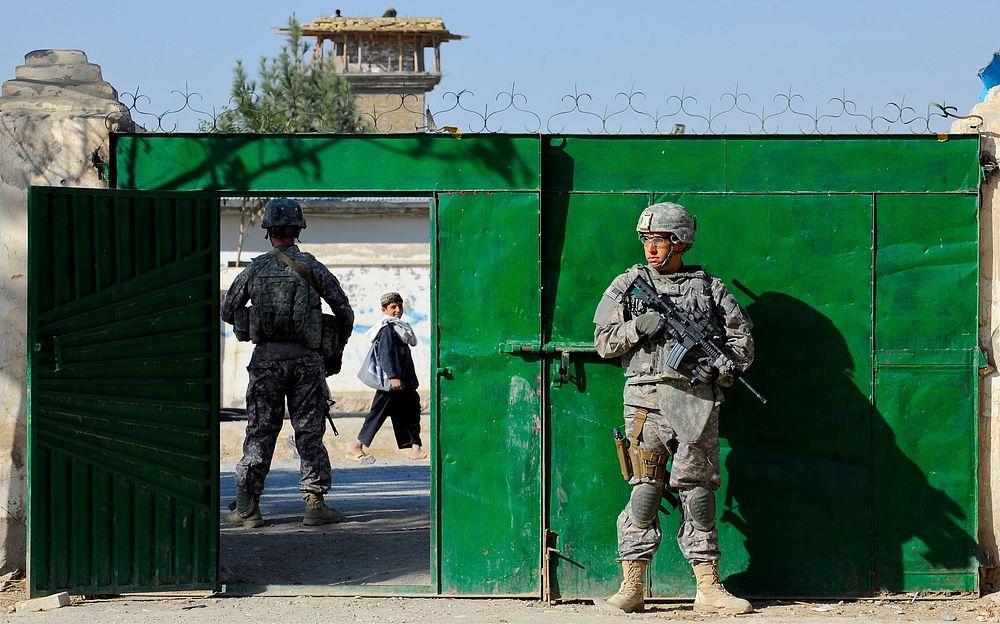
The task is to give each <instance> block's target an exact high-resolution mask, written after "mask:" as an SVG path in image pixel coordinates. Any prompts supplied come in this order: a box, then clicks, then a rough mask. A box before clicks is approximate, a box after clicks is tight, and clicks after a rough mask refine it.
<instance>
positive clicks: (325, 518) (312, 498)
mask: <svg viewBox="0 0 1000 624" xmlns="http://www.w3.org/2000/svg"><path fill="white" fill-rule="evenodd" d="M303 498H305V499H306V510H305V513H303V514H302V524H304V525H306V526H319V525H321V524H332V523H334V522H343V521H344V514H342V513H340V512H339V511H337V510H336V509H330V508H329V507H327V506H326V504H325V503H324V502H323V495H322V494H316V493H314V492H306V493H305V495H304V496H303Z"/></svg>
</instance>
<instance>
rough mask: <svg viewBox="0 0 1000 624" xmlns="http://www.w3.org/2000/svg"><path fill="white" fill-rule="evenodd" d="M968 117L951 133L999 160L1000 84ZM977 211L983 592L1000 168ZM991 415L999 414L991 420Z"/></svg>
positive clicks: (997, 351) (998, 383)
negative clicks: (977, 141)
mask: <svg viewBox="0 0 1000 624" xmlns="http://www.w3.org/2000/svg"><path fill="white" fill-rule="evenodd" d="M969 115H978V116H979V117H981V118H982V124H981V126H980V127H979V128H978V130H977V129H976V128H975V127H974V126H976V125H979V124H980V120H979V119H958V120H956V121H955V122H954V123H953V124H952V126H951V132H952V133H953V134H960V133H968V132H977V131H978V132H980V134H981V136H982V146H981V148H980V154H981V156H980V158H981V160H984V159H986V160H988V159H991V160H992V162H993V163H997V162H1000V153H998V148H1000V141H998V139H1000V87H996V88H994V89H991V90H990V92H989V93H988V94H987V96H986V99H985V100H984V101H983V102H982V103H980V104H977V105H976V106H974V107H973V108H972V110H971V111H970V112H969ZM979 192H980V200H981V207H980V211H979V240H980V251H979V254H980V256H979V264H980V267H979V344H980V347H981V348H982V349H983V350H984V351H985V352H986V357H987V360H988V362H989V366H988V367H987V368H985V369H983V370H981V371H980V378H981V385H980V395H979V414H980V416H979V543H980V545H981V546H982V549H983V556H984V561H983V566H984V574H983V583H982V585H983V587H982V589H983V592H984V593H985V592H987V591H994V590H996V589H997V587H996V581H997V576H998V575H997V571H998V569H1000V550H998V546H997V545H998V544H1000V509H998V508H997V503H998V502H1000V442H998V439H1000V373H998V372H997V369H998V366H997V358H998V356H1000V255H998V253H997V247H998V241H1000V170H998V171H994V172H993V173H992V174H991V175H990V176H989V177H988V178H987V179H986V181H985V182H984V183H983V185H982V187H981V188H980V191H979ZM994 416H997V417H996V418H994Z"/></svg>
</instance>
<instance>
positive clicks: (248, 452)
mask: <svg viewBox="0 0 1000 624" xmlns="http://www.w3.org/2000/svg"><path fill="white" fill-rule="evenodd" d="M261 226H262V227H263V228H264V229H266V230H267V238H268V239H269V240H270V241H271V244H272V245H273V249H272V250H271V252H270V253H267V254H263V255H260V256H258V257H256V258H254V260H253V262H252V263H251V265H250V266H248V267H247V268H246V269H244V270H243V272H242V273H240V274H239V275H238V276H237V277H236V279H235V280H234V281H233V284H232V286H230V288H229V292H227V293H226V298H225V300H224V301H223V302H222V313H221V316H222V320H223V321H225V322H226V323H231V324H233V325H234V327H235V330H236V335H237V338H239V339H241V340H246V339H250V340H252V341H253V342H254V344H255V346H254V350H253V356H252V357H251V358H250V365H249V366H248V367H247V371H248V372H249V373H250V382H249V385H248V386H247V417H248V419H249V421H248V422H247V429H246V438H245V439H244V441H243V459H241V460H240V462H239V463H238V464H237V465H236V508H235V510H234V511H233V513H231V514H230V515H229V522H230V524H233V525H237V526H240V525H242V526H245V527H257V526H261V525H262V524H263V523H264V520H263V518H262V517H261V513H260V506H259V500H260V496H261V494H262V493H263V492H264V479H265V477H267V473H268V471H269V470H270V468H271V457H272V456H273V455H274V445H275V443H276V442H277V439H278V434H279V433H280V432H281V426H282V421H283V419H284V415H285V399H286V398H287V400H288V412H289V415H290V418H291V423H292V428H293V429H294V431H295V446H296V448H297V450H298V454H299V458H300V463H301V473H302V477H301V479H300V480H299V489H300V490H301V491H302V493H303V498H304V499H305V501H306V505H305V512H304V514H303V524H305V525H309V526H313V525H321V524H327V523H331V522H339V521H341V520H343V515H341V514H340V513H339V512H337V511H335V510H333V509H330V508H329V507H327V506H326V505H325V504H324V502H323V495H324V494H325V493H326V492H327V491H328V490H329V489H330V457H329V455H328V454H327V451H326V447H325V446H324V445H323V433H324V432H325V430H326V416H327V412H328V410H329V403H328V399H329V396H330V390H329V388H328V387H327V385H326V372H331V374H332V373H335V372H337V371H338V370H339V361H340V357H341V355H342V352H343V345H344V344H345V343H346V342H347V337H348V336H349V335H350V334H351V331H352V329H353V327H354V311H353V310H352V309H351V305H350V303H349V302H348V300H347V295H345V294H344V291H343V289H342V288H341V287H340V282H338V281H337V278H336V277H334V276H333V274H332V273H330V271H329V270H328V269H327V268H326V267H325V266H323V264H322V263H320V262H319V261H318V260H316V258H314V257H313V256H312V255H311V254H308V253H306V252H303V251H300V250H299V248H298V246H297V245H295V239H296V238H298V235H299V232H300V230H302V229H303V228H305V227H306V221H305V217H304V216H303V215H302V208H301V206H300V205H299V203H298V202H296V201H294V200H291V199H286V198H279V199H273V200H271V201H269V202H268V203H267V205H266V206H265V208H264V218H263V220H262V221H261ZM320 298H322V299H323V300H324V301H326V302H327V304H329V305H330V308H331V309H332V311H333V314H334V316H335V322H336V325H337V330H338V333H339V335H340V337H341V339H340V341H339V344H340V351H339V352H338V353H336V354H335V356H334V358H333V359H334V360H335V361H336V362H337V364H333V365H331V367H332V368H333V370H332V371H327V370H325V367H324V360H323V358H322V357H321V356H320V354H319V352H318V348H319V345H320V341H321V334H322V331H323V327H322V326H323V321H322V311H321V307H320ZM248 302H249V303H251V304H252V305H251V306H250V307H247V303H248ZM327 368H330V367H327Z"/></svg>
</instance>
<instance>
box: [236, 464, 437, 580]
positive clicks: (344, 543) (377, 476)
mask: <svg viewBox="0 0 1000 624" xmlns="http://www.w3.org/2000/svg"><path fill="white" fill-rule="evenodd" d="M331 464H332V466H333V485H332V487H331V489H330V492H329V493H328V494H327V495H326V501H327V504H328V505H329V506H331V507H333V508H334V509H337V510H338V511H340V512H342V513H343V514H344V515H346V516H347V520H346V521H345V522H343V523H341V524H331V525H326V526H322V527H306V526H303V525H302V511H303V507H304V502H303V500H302V496H301V494H300V492H299V487H298V482H299V471H298V463H297V462H295V461H282V462H277V463H275V464H273V465H272V468H271V473H270V474H269V475H268V477H267V482H266V486H265V491H264V496H263V497H261V501H260V505H261V513H262V514H263V516H264V520H265V522H266V524H265V526H263V527H260V528H257V529H244V528H242V527H239V528H232V527H228V526H226V524H225V523H223V526H222V528H221V535H220V580H221V582H222V583H223V584H225V585H253V586H261V585H313V586H337V585H429V584H430V582H431V575H430V559H431V555H430V552H431V551H430V548H431V546H430V511H429V510H430V465H429V464H428V462H427V461H411V460H406V459H402V454H399V458H382V459H379V460H378V461H377V463H375V464H373V465H358V464H356V463H354V462H351V461H348V460H345V459H340V460H333V461H332V462H331ZM221 494H222V496H221V498H222V501H221V502H222V505H223V507H222V509H221V510H220V517H221V518H222V519H223V520H225V517H226V515H227V514H228V513H229V512H228V509H226V508H225V506H226V504H227V503H228V502H229V501H231V500H232V499H233V497H234V496H235V483H234V480H233V474H232V472H223V473H222V475H221ZM243 593H245V592H243Z"/></svg>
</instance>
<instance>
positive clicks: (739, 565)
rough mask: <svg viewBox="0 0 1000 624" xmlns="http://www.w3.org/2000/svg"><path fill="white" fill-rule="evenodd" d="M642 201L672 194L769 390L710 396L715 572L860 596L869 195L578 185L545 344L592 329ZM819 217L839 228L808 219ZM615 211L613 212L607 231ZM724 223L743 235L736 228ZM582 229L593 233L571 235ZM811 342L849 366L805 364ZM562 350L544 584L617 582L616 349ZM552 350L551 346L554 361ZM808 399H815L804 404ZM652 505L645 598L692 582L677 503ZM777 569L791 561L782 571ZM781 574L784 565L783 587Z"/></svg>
mask: <svg viewBox="0 0 1000 624" xmlns="http://www.w3.org/2000/svg"><path fill="white" fill-rule="evenodd" d="M546 197H548V196H546ZM650 201H675V202H678V203H681V204H683V205H684V206H686V207H687V208H688V209H690V210H691V212H692V213H693V214H694V215H695V216H696V217H697V219H698V240H697V242H696V245H695V247H694V249H693V250H692V251H691V252H690V255H688V256H685V259H686V260H688V261H689V262H690V263H693V264H702V265H704V266H705V268H706V269H707V270H708V271H709V272H711V273H713V274H714V275H716V276H717V277H720V278H721V279H723V280H724V281H725V282H726V283H727V285H728V286H729V287H730V289H731V290H732V292H733V293H734V295H736V296H737V297H738V298H739V299H740V301H741V303H742V304H743V305H744V306H746V307H748V308H749V310H750V314H751V316H752V318H753V320H754V322H755V324H756V327H755V331H754V334H755V338H756V339H757V341H758V347H759V348H758V355H759V360H758V362H757V363H756V364H755V365H754V366H753V367H752V368H751V369H750V370H751V373H750V375H749V376H750V378H751V379H752V380H753V383H754V384H755V385H756V387H757V388H758V389H759V390H761V392H763V393H764V394H765V395H766V396H768V398H769V399H770V402H769V403H768V407H767V409H766V410H761V409H760V408H759V407H758V406H757V405H756V404H755V403H754V400H753V399H752V398H750V397H749V396H748V395H747V394H746V393H745V391H743V389H742V388H740V387H736V388H732V389H730V390H729V391H728V392H727V397H728V400H727V402H726V403H725V405H724V406H723V408H722V416H721V418H722V424H721V430H722V436H721V437H722V456H721V465H722V475H723V477H722V478H723V483H722V487H721V489H720V491H719V493H718V504H719V517H720V523H719V526H720V541H721V546H722V550H723V553H724V557H723V560H722V573H723V576H724V577H725V576H730V579H731V581H730V582H731V583H732V584H733V586H734V587H740V588H741V590H743V591H746V592H750V593H753V594H773V593H778V594H782V593H783V592H784V594H782V595H797V594H798V595H801V594H813V593H816V592H820V593H821V592H829V593H831V594H848V595H864V594H867V593H869V592H870V574H869V572H868V570H869V567H870V557H871V530H870V527H871V515H870V508H869V506H868V505H867V504H857V501H866V500H868V499H869V497H870V492H871V476H870V470H869V467H870V462H871V459H870V458H871V442H870V430H869V425H870V421H869V411H870V397H871V378H870V371H871V341H870V339H868V338H865V337H866V336H869V335H870V333H869V332H868V329H867V328H868V327H869V326H870V323H871V285H872V280H871V248H872V244H871V222H872V220H871V215H872V198H871V196H864V195H862V196H849V195H840V196H798V197H796V196H740V197H735V196H729V195H716V194H712V195H700V194H698V195H696V194H690V195H680V196H678V195H672V196H667V197H663V196H659V195H656V196H653V195H646V194H636V195H582V194H572V195H570V196H569V198H568V200H566V203H567V205H568V215H569V217H568V218H567V219H566V220H567V221H569V222H571V223H572V224H573V227H572V228H568V229H572V230H573V232H574V236H573V238H574V241H575V242H576V243H577V244H574V245H568V244H567V245H565V246H564V248H563V249H562V262H561V268H560V270H559V272H558V284H557V287H556V288H553V289H547V294H548V295H551V296H554V297H555V302H556V304H555V307H554V314H553V316H552V318H553V329H552V335H553V341H554V342H555V341H558V342H563V343H567V344H571V343H574V342H585V341H587V340H592V335H593V323H592V321H591V319H592V315H593V310H594V308H595V307H596V305H597V300H598V298H599V297H600V295H601V293H602V292H603V289H604V288H606V287H607V284H608V283H610V281H611V279H612V278H613V277H614V276H615V275H617V274H618V273H620V272H621V271H623V270H624V269H625V268H627V267H628V266H630V265H632V264H635V263H642V262H644V258H643V255H642V253H643V252H642V248H641V246H640V245H639V243H638V241H637V240H636V237H635V233H634V225H633V224H634V221H635V219H636V217H637V215H638V214H639V212H641V210H642V209H643V208H644V207H645V206H646V205H648V203H649V202H650ZM546 206H549V204H546ZM552 208H553V212H554V214H550V212H548V211H545V212H543V214H544V215H545V222H546V223H547V224H548V223H549V222H550V221H555V220H559V219H560V217H559V216H558V209H557V206H552ZM821 220H824V221H825V222H826V223H828V224H829V227H831V228H835V229H836V231H837V232H838V235H837V236H836V237H829V236H825V235H822V233H821V231H819V230H818V229H816V228H812V229H811V228H810V227H807V226H806V224H810V223H818V222H820V221H821ZM609 223H614V224H618V225H617V226H616V227H615V228H614V229H613V230H612V229H611V228H609V227H608V226H607V224H609ZM734 231H738V232H741V233H742V235H741V236H739V237H734V236H733V234H732V233H733V232H734ZM590 239H594V240H598V239H600V240H601V241H603V244H599V245H598V244H586V243H584V244H579V243H580V242H581V241H588V240H590ZM553 253H554V252H553ZM793 258H794V261H792V260H791V259H793ZM831 258H836V259H837V261H836V262H831V261H830V259H831ZM844 275H848V276H850V277H849V278H847V277H844ZM734 282H739V283H740V284H743V285H744V286H745V288H746V290H747V291H748V292H744V291H741V290H740V289H739V288H737V287H735V286H734ZM750 293H752V294H753V296H754V297H756V300H755V299H753V298H751V295H750ZM779 293H780V294H779ZM817 308H820V309H822V312H820V311H819V310H818V309H817ZM827 317H829V318H827ZM788 319H794V320H795V323H797V324H799V325H801V324H803V323H805V320H804V319H812V321H811V322H810V323H808V327H802V328H801V331H805V332H808V331H810V330H816V329H817V328H825V329H828V330H832V331H827V332H826V333H825V334H818V332H817V334H818V335H816V336H815V338H814V339H812V340H806V336H804V335H799V333H800V331H799V330H795V333H794V336H796V337H797V339H788V337H789V336H791V335H792V334H791V332H792V329H793V328H794V324H793V327H792V328H790V327H788V326H787V325H788V322H787V321H788ZM830 319H833V320H830ZM834 322H835V323H836V325H837V326H838V327H847V328H849V330H850V331H849V332H848V334H849V337H850V338H849V340H845V338H844V337H842V336H841V335H840V334H839V333H838V332H836V331H835V330H833V323H834ZM807 345H808V346H807ZM813 350H816V351H813ZM817 352H819V353H824V354H830V353H836V354H837V356H838V358H839V359H837V364H838V366H843V368H844V369H845V370H825V369H822V370H820V369H819V368H817V367H816V366H807V365H806V363H807V362H808V361H810V360H811V359H812V358H813V357H815V353H817ZM796 354H798V355H796ZM810 354H812V355H810ZM825 357H827V356H824V358H825ZM831 357H832V356H831ZM795 358H799V359H795ZM824 358H820V360H821V361H826V360H825V359H824ZM783 359H787V361H783ZM570 362H571V364H570V366H569V375H568V382H567V383H562V384H560V383H559V382H558V379H559V377H558V373H556V372H553V377H552V378H553V390H552V392H551V397H552V407H551V414H552V431H553V434H552V440H553V444H552V455H553V461H552V479H553V485H552V489H551V492H552V495H551V498H550V504H551V516H550V517H551V525H550V526H551V529H552V530H553V531H555V532H556V533H558V534H559V538H558V541H559V544H558V550H559V556H558V559H557V560H555V561H553V563H552V564H550V565H553V564H554V571H555V577H554V585H553V587H552V589H553V591H554V592H557V593H558V594H559V595H561V596H563V597H564V598H579V597H586V596H593V595H602V594H608V593H613V592H614V591H615V589H616V588H617V585H618V582H619V581H620V578H621V577H620V571H619V569H618V564H617V563H616V561H615V557H616V556H617V539H616V532H615V518H616V517H617V515H618V513H619V512H620V511H621V509H622V508H623V507H624V505H625V502H626V501H627V499H628V495H629V491H630V490H629V486H628V485H627V484H626V483H625V482H624V481H623V480H622V478H621V476H620V471H619V469H618V465H617V461H616V459H615V457H614V452H613V450H614V446H613V442H612V439H611V427H613V426H621V424H622V403H621V397H622V394H621V393H622V386H623V384H624V376H623V375H622V371H621V368H620V367H619V365H618V364H619V361H617V360H616V361H610V360H608V361H602V360H599V359H596V358H590V357H583V356H581V357H579V358H578V359H577V358H574V357H571V358H570ZM558 364H559V359H556V360H555V361H554V363H553V366H554V367H555V366H557V365H558ZM848 368H850V370H851V371H853V376H852V377H850V376H847V372H848V371H847V370H846V369H848ZM782 379H784V380H787V383H783V382H782V381H781V380H782ZM584 393H585V394H584ZM803 404H809V405H812V408H811V410H810V411H808V412H806V413H805V414H806V415H805V416H804V415H803V410H802V409H801V406H802V405H803ZM823 405H825V406H827V409H826V410H825V411H824V410H820V409H819V406H823ZM820 432H821V433H820ZM626 434H627V432H626ZM815 492H822V495H821V496H818V497H817V496H812V494H813V493H815ZM802 501H809V503H808V504H804V503H802ZM664 506H665V508H667V509H669V510H670V513H669V514H664V513H661V514H660V521H661V526H662V531H663V541H662V545H661V548H660V550H659V552H658V554H657V556H656V558H655V559H654V565H653V568H652V570H651V573H650V582H651V590H652V592H653V595H654V596H661V597H676V596H689V595H692V594H693V593H694V584H693V581H692V578H691V575H690V566H689V565H688V564H687V562H686V561H685V560H684V558H683V557H682V556H681V554H680V552H679V550H678V548H677V544H676V535H677V530H678V527H679V523H680V518H681V513H680V510H679V509H671V508H670V505H668V504H667V503H666V502H664ZM783 507H787V508H788V510H789V511H788V514H789V515H788V522H787V523H785V524H782V525H780V526H779V525H777V524H775V522H774V517H775V515H774V514H775V513H777V511H776V510H780V509H782V508H783ZM597 519H601V520H600V521H598V520H597ZM814 531H819V532H820V533H821V534H822V535H824V536H825V537H824V539H823V540H821V541H820V542H819V543H812V542H814V540H813V539H812V538H811V537H810V535H813V534H814V533H813V532H814ZM781 534H784V535H786V536H794V538H793V539H791V538H790V539H787V540H784V539H781V538H780V535H781ZM802 543H810V544H811V546H810V549H811V552H812V551H816V550H823V551H824V552H823V554H822V556H821V559H822V561H824V564H823V565H822V566H817V565H816V564H817V562H818V561H819V560H820V558H816V559H814V558H812V557H811V556H810V557H803V556H802V554H801V552H800V550H801V549H800V545H801V544H802ZM760 544H785V545H786V547H785V549H784V550H782V549H780V548H778V549H774V548H771V547H769V548H765V549H761V548H759V545H760ZM827 548H829V549H834V550H835V551H836V552H832V551H831V552H826V551H825V549H827ZM782 569H783V570H791V572H790V573H786V574H780V573H779V572H780V571H781V570H782ZM776 579H782V582H781V585H780V586H779V585H777V584H776V583H777V580H776Z"/></svg>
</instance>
